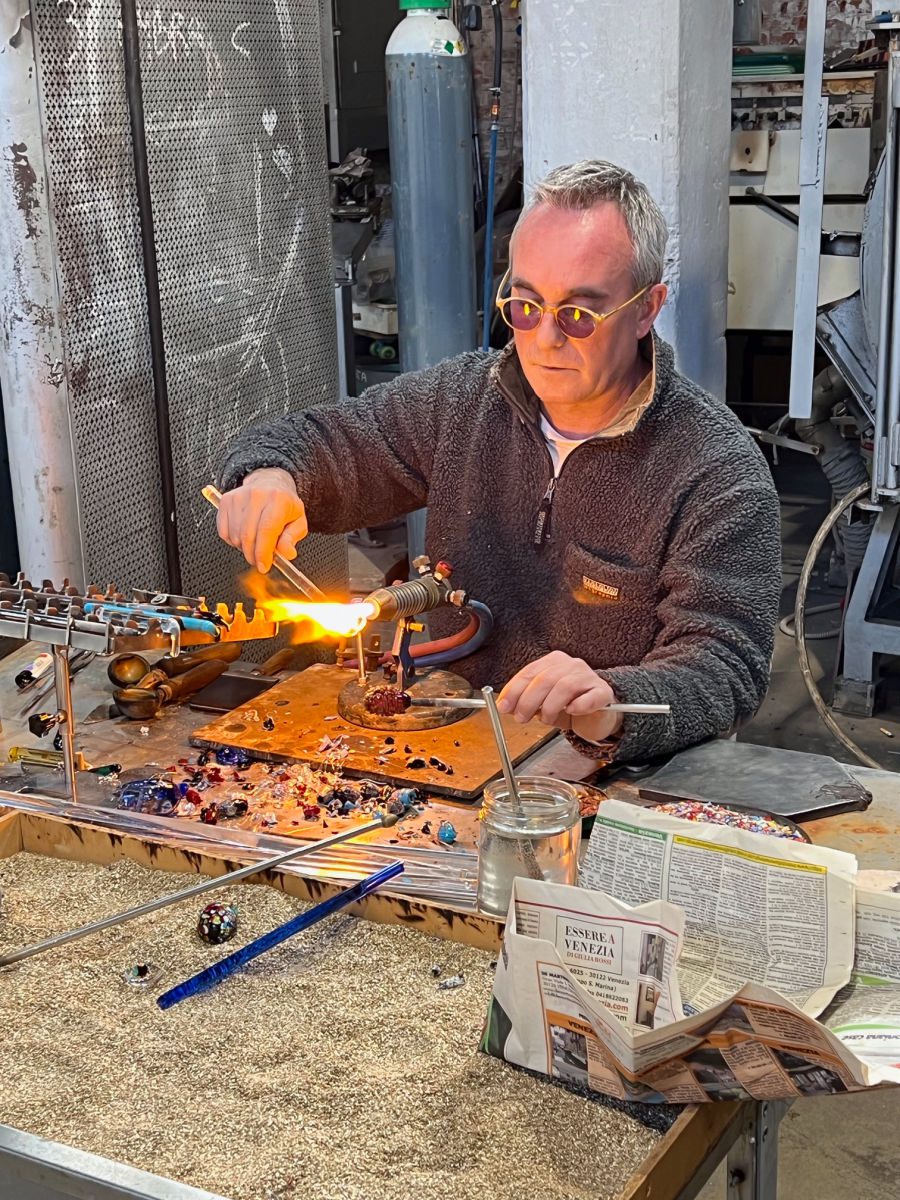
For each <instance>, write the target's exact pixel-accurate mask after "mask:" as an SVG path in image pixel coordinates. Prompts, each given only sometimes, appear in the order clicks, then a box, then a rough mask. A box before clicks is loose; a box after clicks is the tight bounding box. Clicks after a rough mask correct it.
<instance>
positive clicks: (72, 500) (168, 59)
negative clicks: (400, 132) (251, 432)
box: [0, 0, 386, 599]
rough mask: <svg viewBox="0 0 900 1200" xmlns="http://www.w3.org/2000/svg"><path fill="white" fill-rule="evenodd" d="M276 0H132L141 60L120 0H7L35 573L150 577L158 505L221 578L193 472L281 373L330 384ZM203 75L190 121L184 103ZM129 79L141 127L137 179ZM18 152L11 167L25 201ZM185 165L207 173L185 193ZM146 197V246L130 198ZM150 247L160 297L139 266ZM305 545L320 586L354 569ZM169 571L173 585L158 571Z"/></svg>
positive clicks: (288, 33)
mask: <svg viewBox="0 0 900 1200" xmlns="http://www.w3.org/2000/svg"><path fill="white" fill-rule="evenodd" d="M138 7H140V6H138ZM289 8H290V14H289V16H288V17H286V16H285V10H276V9H275V8H273V6H272V5H271V4H268V3H264V2H262V0H247V3H245V4H244V5H243V6H242V8H241V10H240V12H239V13H238V14H233V13H232V12H231V11H230V10H229V9H228V8H227V7H223V6H222V5H212V6H210V7H209V8H198V9H197V10H196V11H195V10H194V9H190V10H186V11H184V12H183V13H182V12H176V11H175V10H173V12H172V14H168V15H165V14H164V15H163V17H162V18H161V20H162V26H161V27H158V28H157V29H156V30H155V31H154V28H153V25H154V21H153V20H152V19H149V20H148V19H147V18H146V13H145V12H144V10H143V9H141V11H140V17H139V20H138V21H137V40H139V42H140V54H139V60H140V62H139V66H140V78H138V77H137V67H138V55H137V54H136V53H135V52H134V50H135V47H134V46H133V44H132V48H131V52H130V53H129V55H128V59H127V61H126V47H125V44H124V38H123V13H122V8H121V5H120V4H119V3H116V2H111V3H109V4H103V5H99V6H96V7H95V8H93V9H92V16H91V20H90V22H88V23H86V24H84V23H82V22H81V21H80V20H78V27H76V25H75V24H70V23H68V22H66V21H64V20H63V21H60V20H59V19H58V17H59V14H58V10H57V7H56V4H55V0H35V3H34V4H32V5H30V7H29V11H28V15H27V18H26V19H25V21H24V23H22V22H21V21H20V19H19V15H18V13H17V15H16V16H15V17H11V18H10V22H9V30H8V35H7V34H6V33H5V32H4V37H3V42H4V45H6V42H7V36H8V37H9V38H12V40H13V45H11V46H10V47H9V53H4V54H3V56H2V59H0V127H2V130H3V145H5V146H7V147H9V146H11V145H16V146H18V147H21V149H20V150H17V151H16V155H15V161H14V160H13V158H12V157H10V154H9V152H8V153H7V161H6V173H7V175H8V176H9V181H10V182H9V186H7V187H5V188H2V189H0V308H2V309H3V311H4V312H7V311H9V312H14V313H16V314H19V315H21V318H22V319H21V320H16V321H14V322H13V325H12V328H11V333H10V340H9V342H8V343H7V344H4V353H3V356H2V358H0V391H2V394H3V398H4V402H5V407H6V414H5V415H6V435H7V437H8V439H9V444H10V457H11V459H12V462H13V471H12V487H13V501H14V506H15V509H16V524H17V526H18V540H19V545H20V547H21V550H22V554H23V555H24V557H25V563H24V566H25V569H26V571H28V572H30V573H31V575H32V578H34V577H35V575H38V577H40V576H41V575H44V574H47V575H50V574H53V572H54V571H56V572H58V574H59V575H62V574H63V573H67V574H69V575H71V576H72V577H73V578H79V579H85V578H88V577H93V578H103V579H111V578H114V577H116V576H118V577H119V578H125V579H138V578H147V579H153V580H157V581H159V582H160V583H161V584H162V581H164V580H165V579H166V555H165V542H166V531H167V529H168V528H169V527H170V526H171V525H172V524H174V525H175V526H176V527H177V535H178V537H177V550H178V556H179V559H180V566H181V574H182V576H183V585H182V586H183V589H184V590H186V591H187V592H189V593H191V594H195V595H196V594H198V593H199V594H204V593H205V594H207V595H215V596H221V597H223V598H229V599H233V595H232V589H233V587H234V583H235V579H234V570H233V564H232V563H231V562H230V561H229V557H228V556H227V555H223V554H222V553H221V548H220V547H219V546H218V545H217V543H216V541H215V539H214V538H213V537H212V536H211V527H212V520H211V517H210V514H207V513H205V512H203V511H198V504H197V499H196V497H197V493H198V492H199V489H200V487H201V486H202V484H203V483H204V482H205V481H206V479H207V478H209V475H210V471H211V469H212V464H213V462H214V461H215V460H216V459H217V458H218V456H219V452H220V450H221V449H222V447H224V446H225V445H226V444H227V443H228V442H230V441H231V440H232V438H233V437H234V435H235V434H236V433H237V431H238V430H240V429H242V428H246V427H247V426H249V425H250V424H251V423H252V422H253V421H255V420H257V419H258V418H259V414H260V413H264V412H270V413H275V412H276V411H284V403H285V396H286V394H287V392H288V391H289V390H290V381H291V380H296V379H299V378H301V377H302V378H303V380H304V381H305V384H308V385H309V390H308V391H306V390H304V392H303V395H302V396H301V395H295V396H294V397H293V399H292V400H291V408H292V409H293V410H295V411H296V410H299V409H302V408H305V407H307V406H308V405H309V404H310V403H313V402H320V401H322V400H327V399H336V397H337V388H336V371H335V365H336V364H335V352H334V343H335V329H334V325H335V314H334V307H333V288H332V278H331V246H330V237H329V226H330V216H329V211H328V195H327V181H326V172H325V170H324V164H325V163H326V157H327V156H326V150H325V137H324V132H325V131H324V122H323V112H324V111H325V109H324V99H323V94H322V75H321V58H322V43H321V41H320V39H319V9H320V5H319V3H318V0H293V2H292V3H291V4H290V6H289ZM128 15H129V16H130V15H133V5H131V4H129V14H128ZM232 17H233V19H232ZM182 18H183V21H182ZM156 24H157V26H160V22H158V21H157V22H156ZM239 24H240V25H241V28H240V30H238V29H237V26H238V25H239ZM201 27H202V28H201ZM130 28H131V31H132V33H133V32H134V26H133V24H132V25H131V26H130ZM4 29H5V26H4ZM161 30H162V31H161ZM236 31H237V32H236ZM14 35H15V36H14ZM345 40H346V39H345ZM385 40H386V39H385ZM201 42H202V45H201V44H200V43H201ZM382 45H383V43H382ZM38 62H40V68H38V65H37V64H38ZM207 67H209V68H210V70H214V72H215V74H216V83H215V85H214V86H212V89H211V91H210V93H209V94H207V85H208V83H209V80H208V78H207ZM198 96H201V97H202V113H203V123H204V129H203V133H202V136H199V137H198V130H197V128H196V122H194V121H188V122H187V124H185V123H184V122H183V121H182V119H181V118H182V116H183V114H184V113H186V112H188V111H191V112H193V111H194V109H195V107H196V105H197V104H198V103H200V101H198ZM135 101H138V102H139V103H140V106H141V107H142V109H143V114H144V118H145V120H144V122H143V124H145V126H146V137H145V138H144V141H145V143H146V167H147V171H144V170H143V164H141V168H140V170H141V176H140V178H138V176H137V173H136V167H137V166H138V164H136V162H135V155H134V138H133V136H132V130H133V129H134V127H135V125H137V124H141V123H142V122H139V121H138V120H137V117H138V116H139V113H138V111H137V107H136V104H135ZM98 112H102V113H103V114H104V115H103V129H104V131H105V133H106V134H108V135H109V140H108V142H107V143H106V147H105V149H104V150H103V151H102V152H101V151H100V149H99V148H98V150H97V153H96V154H94V155H93V159H92V167H91V194H90V203H86V204H81V203H71V202H69V200H70V198H71V196H72V194H73V192H78V191H79V190H80V189H81V188H83V186H84V147H85V146H86V145H88V144H90V143H91V141H92V139H93V138H94V137H95V136H96V134H97V128H96V121H97V116H96V114H97V113H98ZM349 148H350V147H348V149H349ZM13 173H15V174H21V175H22V177H23V179H25V180H26V181H27V182H26V184H25V186H26V190H27V197H26V201H25V202H24V207H20V206H19V202H18V200H17V198H16V188H15V187H14V186H13V185H12V182H11V181H12V178H13ZM191 176H192V177H194V178H196V179H201V178H202V179H203V180H204V188H203V190H202V194H201V195H199V196H197V197H196V203H191V204H189V205H187V206H185V204H184V196H183V190H182V189H183V183H184V180H185V179H187V178H188V177H191ZM255 181H257V182H258V187H256V185H255ZM248 189H249V190H248ZM254 194H256V195H257V196H258V197H259V204H258V205H256V204H255V203H253V202H252V201H253V196H254ZM248 196H249V197H250V200H251V202H250V203H249V204H248V203H247V198H248ZM32 197H33V198H35V199H37V198H38V197H41V198H42V199H41V201H40V203H34V204H32V203H31V202H30V198H32ZM148 200H149V203H150V206H151V207H152V215H153V230H152V233H153V250H152V251H151V249H150V246H149V242H148V241H147V240H143V239H142V237H141V233H142V230H141V228H140V224H139V220H138V218H139V214H140V213H141V212H142V211H147V202H148ZM301 212H302V213H303V221H302V227H300V226H298V214H299V213H301ZM100 230H102V233H100V234H98V231H100ZM148 232H149V231H148ZM220 249H221V252H220ZM150 253H153V254H154V256H155V259H156V263H157V267H158V280H159V289H158V291H159V295H158V297H157V296H151V294H150V292H149V290H148V288H147V287H146V285H145V275H144V262H145V258H146V257H147V256H148V255H149V254H150ZM16 263H17V264H19V265H18V268H17V269H16V270H14V269H13V267H14V264H16ZM248 264H252V272H251V276H252V277H251V276H248ZM186 280H190V281H191V282H192V284H193V285H194V286H191V287H185V281H186ZM150 307H152V308H154V309H158V312H157V313H156V315H155V316H154V317H153V318H152V320H153V323H154V326H155V327H156V329H157V330H158V329H159V320H160V318H161V323H162V329H163V331H164V340H165V347H164V349H165V375H166V384H167V390H168V409H169V416H170V423H171V437H170V439H169V441H170V447H171V464H170V465H171V471H172V476H173V477H174V478H175V479H177V481H178V487H177V490H176V494H175V514H174V516H175V520H174V522H172V521H170V520H168V516H169V507H168V501H166V502H164V501H163V498H162V496H161V494H160V491H161V489H160V480H161V473H162V471H163V470H166V469H167V467H168V465H169V464H167V463H165V460H167V459H168V458H169V457H170V456H169V447H168V446H166V445H165V437H164V434H163V439H162V441H161V440H160V437H159V436H158V431H159V426H158V425H157V420H156V416H157V412H158V409H157V407H156V405H155V404H154V382H155V381H154V378H153V373H152V371H151V353H150V332H149V331H150V327H151V317H150V313H149V308H150ZM39 314H40V315H39ZM98 330H102V331H103V352H104V355H105V365H104V366H103V368H102V370H101V369H99V368H98V360H97V331H98ZM35 363H40V364H43V369H41V370H35V369H34V364H35ZM35 463H37V464H39V469H40V472H41V474H40V478H39V480H37V481H36V480H35V472H34V470H32V469H31V464H35ZM36 469H37V468H36ZM301 554H302V555H303V562H304V566H305V569H306V570H308V571H311V572H312V573H313V574H314V575H315V577H316V578H317V579H318V580H319V581H320V583H322V584H323V586H327V587H328V588H329V589H330V588H332V587H335V588H339V587H344V586H346V581H347V555H346V547H345V544H344V539H343V538H339V537H321V538H314V539H310V540H309V542H308V543H307V544H305V545H304V546H303V547H302V549H301ZM56 564H62V566H58V565H56ZM166 586H169V587H171V588H172V590H177V589H176V585H175V580H174V579H172V580H170V581H169V583H168V584H166Z"/></svg>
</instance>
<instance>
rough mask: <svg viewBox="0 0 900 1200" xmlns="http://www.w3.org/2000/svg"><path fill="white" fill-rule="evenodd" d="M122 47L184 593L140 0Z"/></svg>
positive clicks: (167, 522)
mask: <svg viewBox="0 0 900 1200" xmlns="http://www.w3.org/2000/svg"><path fill="white" fill-rule="evenodd" d="M122 46H123V49H124V54H125V92H126V95H127V97H128V114H129V118H130V123H131V147H132V154H133V157H134V180H135V191H136V194H137V202H138V215H139V217H140V223H141V248H142V252H143V255H142V256H143V265H144V284H145V287H146V290H147V329H148V332H149V335H150V366H151V370H152V373H153V401H154V408H155V412H156V439H157V448H158V451H159V476H160V484H161V487H162V500H163V538H164V541H165V548H166V570H167V573H168V577H169V590H170V591H172V592H175V593H179V592H180V591H181V558H180V556H179V550H178V521H177V511H176V498H175V467H174V463H173V459H172V431H171V425H170V420H169V389H168V383H167V379H166V347H165V338H164V336H163V321H162V304H161V301H160V295H159V265H158V263H157V261H156V238H155V234H154V229H153V201H152V197H151V193H150V166H149V163H148V160H147V136H146V130H145V126H144V90H143V85H142V82H141V40H140V34H139V32H138V18H137V4H136V0H122Z"/></svg>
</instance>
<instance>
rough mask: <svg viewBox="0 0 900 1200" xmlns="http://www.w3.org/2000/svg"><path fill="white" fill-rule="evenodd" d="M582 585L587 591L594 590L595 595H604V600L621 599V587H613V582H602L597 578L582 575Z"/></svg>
mask: <svg viewBox="0 0 900 1200" xmlns="http://www.w3.org/2000/svg"><path fill="white" fill-rule="evenodd" d="M581 586H582V587H583V588H584V590H585V591H586V592H592V593H593V595H595V596H602V597H603V599H604V600H618V599H619V589H618V588H617V587H613V586H612V584H611V583H600V581H599V580H597V579H589V578H588V576H587V575H582V577H581Z"/></svg>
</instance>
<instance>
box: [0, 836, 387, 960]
mask: <svg viewBox="0 0 900 1200" xmlns="http://www.w3.org/2000/svg"><path fill="white" fill-rule="evenodd" d="M396 821H397V817H395V816H393V814H391V813H385V814H384V815H383V816H382V817H378V818H377V819H375V820H372V821H367V822H366V823H365V825H358V826H357V827H356V828H355V829H345V830H343V831H342V832H341V833H335V834H333V835H332V836H331V837H329V838H325V840H324V841H322V842H309V843H307V844H305V845H303V846H295V847H294V848H293V849H292V850H286V851H284V853H282V854H277V855H276V856H275V857H274V858H268V859H264V860H263V861H262V862H257V863H250V865H249V866H246V867H239V868H238V869H237V870H236V871H229V872H228V873H227V874H225V875H217V876H216V878H215V879H207V880H205V881H204V882H203V883H197V884H194V886H193V887H189V888H184V889H183V890H182V891H180V892H170V893H169V894H168V895H167V896H160V897H159V899H158V900H149V901H147V903H146V904H139V905H137V906H136V907H135V908H128V909H126V910H125V911H124V912H119V913H113V914H112V915H111V916H109V917H102V918H101V919H100V920H99V921H92V922H91V923H90V924H89V925H82V926H80V927H79V928H78V929H70V930H68V931H66V932H64V933H57V934H54V935H53V937H49V938H44V940H43V941H40V942H35V943H34V944H33V945H31V946H25V947H23V948H22V949H21V950H15V951H14V952H13V953H12V954H5V955H3V957H2V958H0V967H7V966H9V965H10V964H11V963H16V962H21V961H22V959H23V958H32V957H33V956H34V955H35V954H43V953H44V951H45V950H54V949H56V947H57V946H65V945H68V943H69V942H75V941H78V939H79V938H83V937H89V936H90V935H91V934H92V933H100V932H101V931H102V930H104V929H112V928H113V927H114V926H116V925H124V924H125V922H126V921H133V920H135V918H137V917H143V916H146V914H147V913H152V912H156V911H157V910H158V909H160V908H168V906H169V905H170V904H177V903H179V901H181V900H190V899H191V897H192V896H201V895H202V894H203V893H204V892H211V891H213V890H214V889H216V888H221V887H226V886H228V885H230V884H232V883H237V882H238V881H239V880H241V879H248V878H249V877H250V876H251V875H259V874H261V873H262V872H263V871H274V870H275V868H276V867H280V866H282V865H283V864H284V863H288V862H292V861H293V860H294V859H295V858H302V857H303V856H304V855H306V854H314V853H315V852H316V851H317V850H324V849H327V848H328V847H329V846H336V845H337V844H338V843H339V842H346V841H349V839H350V838H355V837H359V836H360V835H361V834H364V833H371V832H372V831H373V830H375V829H383V828H387V827H388V826H390V825H394V824H396Z"/></svg>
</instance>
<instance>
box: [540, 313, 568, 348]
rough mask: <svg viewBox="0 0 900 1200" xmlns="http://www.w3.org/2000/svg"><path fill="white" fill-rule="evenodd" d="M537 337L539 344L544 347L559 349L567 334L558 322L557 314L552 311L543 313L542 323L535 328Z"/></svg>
mask: <svg viewBox="0 0 900 1200" xmlns="http://www.w3.org/2000/svg"><path fill="white" fill-rule="evenodd" d="M534 336H535V339H536V341H537V344H538V346H540V347H541V348H542V349H546V350H550V349H558V348H559V347H560V346H561V345H562V344H563V342H564V341H565V340H566V335H565V334H564V333H563V331H562V330H561V329H560V327H559V326H558V325H557V323H556V315H555V313H552V312H544V313H543V314H542V315H541V320H540V324H539V325H538V327H537V329H536V330H535V335H534Z"/></svg>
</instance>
